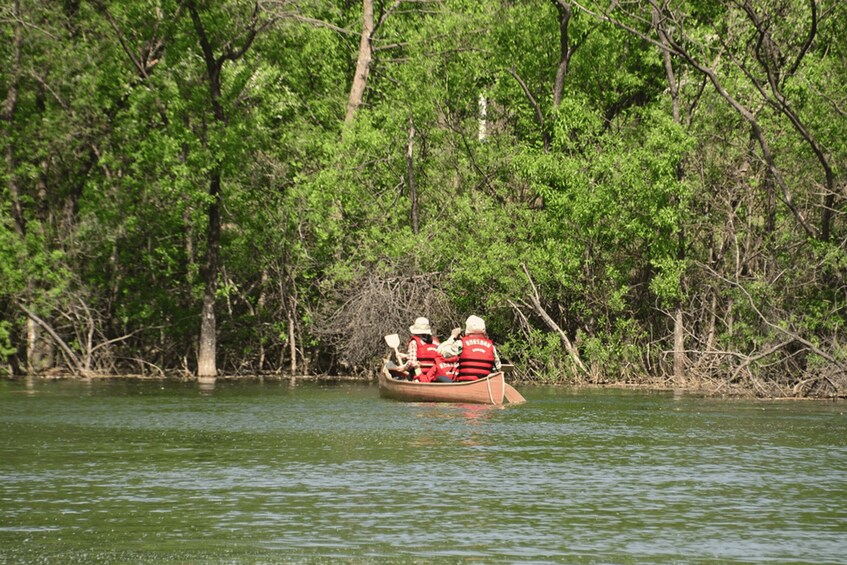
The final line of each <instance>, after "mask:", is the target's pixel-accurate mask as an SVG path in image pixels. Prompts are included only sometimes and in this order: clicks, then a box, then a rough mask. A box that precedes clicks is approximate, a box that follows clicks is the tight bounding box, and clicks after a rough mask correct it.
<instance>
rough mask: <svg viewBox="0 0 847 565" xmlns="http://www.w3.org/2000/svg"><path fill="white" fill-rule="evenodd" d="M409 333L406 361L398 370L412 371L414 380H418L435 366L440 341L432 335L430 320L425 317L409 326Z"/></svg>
mask: <svg viewBox="0 0 847 565" xmlns="http://www.w3.org/2000/svg"><path fill="white" fill-rule="evenodd" d="M409 333H410V334H411V337H409V346H408V349H407V353H406V355H405V358H406V361H405V363H404V364H403V365H401V366H400V367H399V368H398V370H399V371H404V372H409V373H411V375H412V380H416V381H418V380H421V379H422V378H423V377H424V375H426V374H427V373H428V372H429V370H430V369H432V368H433V367H434V366H435V358H436V356H437V355H438V353H437V352H436V347H437V346H438V345H439V343H440V342H439V341H438V338H436V337H434V336H433V335H432V328H431V327H430V325H429V320H428V319H427V318H424V317H420V318H417V319H415V323H414V324H412V325H411V326H409ZM425 382H428V381H425Z"/></svg>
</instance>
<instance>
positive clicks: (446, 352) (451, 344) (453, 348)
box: [436, 328, 462, 359]
mask: <svg viewBox="0 0 847 565" xmlns="http://www.w3.org/2000/svg"><path fill="white" fill-rule="evenodd" d="M460 333H462V329H461V328H455V329H454V330H453V331H452V332H451V333H450V337H448V338H447V339H445V340H444V341H442V342H441V344H440V345H439V346H438V347H437V348H436V351H438V354H439V355H441V356H442V357H444V358H445V359H446V358H448V357H455V356H457V355H459V354H460V353H461V352H462V340H461V339H457V338H458V337H459V334H460Z"/></svg>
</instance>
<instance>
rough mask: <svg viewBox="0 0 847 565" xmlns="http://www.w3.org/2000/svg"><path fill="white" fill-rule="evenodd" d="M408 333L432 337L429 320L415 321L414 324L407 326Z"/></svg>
mask: <svg viewBox="0 0 847 565" xmlns="http://www.w3.org/2000/svg"><path fill="white" fill-rule="evenodd" d="M409 333H412V334H419V335H420V334H428V335H432V330H431V329H430V327H429V320H427V319H426V318H418V319H416V320H415V323H414V324H412V325H411V326H409Z"/></svg>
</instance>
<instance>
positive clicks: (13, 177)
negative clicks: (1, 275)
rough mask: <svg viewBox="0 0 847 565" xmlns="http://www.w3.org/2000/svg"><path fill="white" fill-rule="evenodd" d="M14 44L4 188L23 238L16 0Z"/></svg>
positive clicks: (19, 33)
mask: <svg viewBox="0 0 847 565" xmlns="http://www.w3.org/2000/svg"><path fill="white" fill-rule="evenodd" d="M13 9H14V16H15V26H14V31H13V33H14V44H13V46H12V49H13V55H12V68H11V69H10V73H9V74H10V75H11V81H10V83H9V86H8V90H7V91H6V99H5V100H4V101H3V109H2V110H3V116H2V124H3V132H2V134H3V135H2V137H3V139H4V143H5V147H4V148H3V154H4V158H5V160H6V171H7V181H6V186H7V188H8V190H9V197H10V198H11V200H12V202H11V204H12V219H13V221H14V226H15V231H16V232H17V234H18V235H19V236H23V235H24V233H25V232H26V224H25V220H24V215H23V209H22V207H21V195H20V186H19V185H18V176H17V173H16V171H15V170H16V169H17V159H16V157H15V143H14V137H13V135H12V132H13V131H14V122H15V111H16V110H17V107H18V88H19V86H20V78H21V51H22V48H23V30H22V29H21V26H22V24H21V22H22V16H21V4H20V2H19V1H18V0H16V1H15V3H14V8H13Z"/></svg>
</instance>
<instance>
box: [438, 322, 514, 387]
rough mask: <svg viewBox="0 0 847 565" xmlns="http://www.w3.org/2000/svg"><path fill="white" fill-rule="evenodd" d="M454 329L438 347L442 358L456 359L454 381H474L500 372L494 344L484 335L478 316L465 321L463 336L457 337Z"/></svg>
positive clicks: (483, 328)
mask: <svg viewBox="0 0 847 565" xmlns="http://www.w3.org/2000/svg"><path fill="white" fill-rule="evenodd" d="M461 331H462V330H461V328H456V329H454V330H453V332H452V333H451V334H450V337H449V338H448V339H446V340H445V341H444V343H442V344H441V345H439V346H438V348H437V351H438V353H439V354H440V355H441V356H442V357H445V358H447V357H458V358H459V371H458V375H457V377H456V378H455V380H456V381H475V380H477V379H480V378H482V377H486V376H488V375H490V374H491V373H493V372H497V371H499V370H500V367H501V363H500V355H499V354H498V353H497V348H496V347H494V342H493V341H491V338H489V337H488V334H487V333H485V321H484V320H483V319H482V318H480V317H479V316H469V317H468V319H467V320H466V321H465V335H464V336H463V337H461V338H460V337H459V335H460V334H461Z"/></svg>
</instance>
